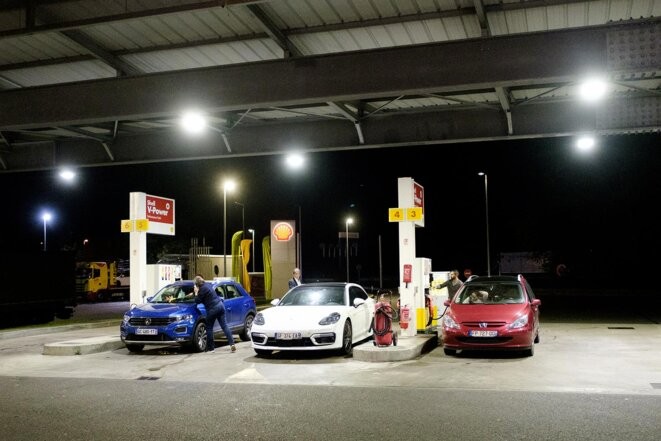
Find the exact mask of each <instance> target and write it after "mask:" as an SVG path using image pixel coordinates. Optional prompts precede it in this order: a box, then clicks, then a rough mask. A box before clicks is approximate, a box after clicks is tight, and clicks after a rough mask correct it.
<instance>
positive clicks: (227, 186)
mask: <svg viewBox="0 0 661 441" xmlns="http://www.w3.org/2000/svg"><path fill="white" fill-rule="evenodd" d="M234 188H236V183H235V182H234V181H231V180H227V181H225V182H224V183H223V277H227V192H228V191H234Z"/></svg>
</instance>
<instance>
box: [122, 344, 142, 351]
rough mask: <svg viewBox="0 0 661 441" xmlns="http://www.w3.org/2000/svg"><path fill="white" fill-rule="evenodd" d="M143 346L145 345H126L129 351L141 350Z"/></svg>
mask: <svg viewBox="0 0 661 441" xmlns="http://www.w3.org/2000/svg"><path fill="white" fill-rule="evenodd" d="M144 347H145V345H126V349H128V350H129V352H142V349H143V348H144Z"/></svg>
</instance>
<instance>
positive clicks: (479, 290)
mask: <svg viewBox="0 0 661 441" xmlns="http://www.w3.org/2000/svg"><path fill="white" fill-rule="evenodd" d="M455 303H462V304H471V305H472V304H483V303H488V304H492V305H493V304H508V303H524V298H523V292H522V290H521V286H520V285H519V284H517V283H492V284H486V283H485V284H477V283H474V284H467V285H464V287H463V289H462V291H461V293H460V294H459V296H457V298H456V300H455Z"/></svg>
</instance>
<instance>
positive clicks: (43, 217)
mask: <svg viewBox="0 0 661 441" xmlns="http://www.w3.org/2000/svg"><path fill="white" fill-rule="evenodd" d="M41 218H42V219H43V221H44V251H46V223H47V222H48V221H50V220H51V219H52V218H53V216H51V214H50V213H49V212H45V213H44V214H42V215H41Z"/></svg>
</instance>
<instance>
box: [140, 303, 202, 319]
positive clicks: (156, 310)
mask: <svg viewBox="0 0 661 441" xmlns="http://www.w3.org/2000/svg"><path fill="white" fill-rule="evenodd" d="M197 311H198V309H197V305H196V304H194V303H180V304H174V305H173V304H168V303H145V304H144V305H140V306H137V307H135V308H133V309H131V310H129V313H131V314H133V315H144V316H149V317H152V316H158V317H163V316H168V315H171V314H182V313H193V312H197Z"/></svg>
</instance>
